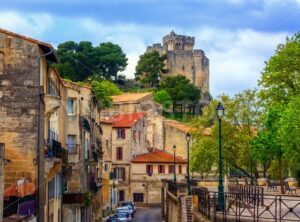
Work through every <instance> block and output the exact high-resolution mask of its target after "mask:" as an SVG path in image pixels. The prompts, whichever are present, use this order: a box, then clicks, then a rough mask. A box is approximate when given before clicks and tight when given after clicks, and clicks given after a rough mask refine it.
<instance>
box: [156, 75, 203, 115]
mask: <svg viewBox="0 0 300 222" xmlns="http://www.w3.org/2000/svg"><path fill="white" fill-rule="evenodd" d="M160 89H164V90H165V91H166V92H167V93H168V94H169V95H170V96H171V99H172V101H173V111H174V110H175V106H176V104H177V103H179V102H180V103H182V102H185V103H186V102H192V103H196V102H198V100H199V99H200V93H201V90H200V89H199V88H197V87H196V86H194V85H193V84H192V83H191V82H190V80H188V79H187V78H186V77H185V76H183V75H177V76H168V77H166V78H165V79H164V81H162V82H161V85H160Z"/></svg>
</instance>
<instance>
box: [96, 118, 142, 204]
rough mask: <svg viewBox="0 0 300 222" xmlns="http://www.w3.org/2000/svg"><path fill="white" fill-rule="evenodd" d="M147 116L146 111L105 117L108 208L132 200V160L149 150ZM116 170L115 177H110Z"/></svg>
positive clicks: (104, 143) (104, 175)
mask: <svg viewBox="0 0 300 222" xmlns="http://www.w3.org/2000/svg"><path fill="white" fill-rule="evenodd" d="M146 123H147V116H146V114H145V113H143V112H139V113H131V114H117V115H114V116H112V117H104V118H102V119H101V126H102V129H103V132H104V133H103V140H102V141H103V151H104V157H103V160H104V172H103V177H104V179H105V181H104V187H103V190H104V193H106V194H104V195H105V202H106V203H107V206H108V207H113V206H115V205H116V203H117V202H120V201H125V200H132V192H131V179H130V178H131V164H130V163H131V162H130V161H131V160H132V158H133V157H134V156H136V155H138V154H141V153H146V152H147V147H148V145H147V140H146V135H147V127H146ZM111 173H113V178H112V177H109V175H111Z"/></svg>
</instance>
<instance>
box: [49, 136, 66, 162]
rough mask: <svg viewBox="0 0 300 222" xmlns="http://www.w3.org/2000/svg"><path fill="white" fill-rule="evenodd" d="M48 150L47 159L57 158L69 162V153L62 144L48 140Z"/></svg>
mask: <svg viewBox="0 0 300 222" xmlns="http://www.w3.org/2000/svg"><path fill="white" fill-rule="evenodd" d="M47 147H48V150H47V157H56V158H61V159H63V160H64V162H67V158H68V151H67V150H66V149H64V148H62V147H61V143H60V142H58V141H56V140H54V139H52V140H48V145H47Z"/></svg>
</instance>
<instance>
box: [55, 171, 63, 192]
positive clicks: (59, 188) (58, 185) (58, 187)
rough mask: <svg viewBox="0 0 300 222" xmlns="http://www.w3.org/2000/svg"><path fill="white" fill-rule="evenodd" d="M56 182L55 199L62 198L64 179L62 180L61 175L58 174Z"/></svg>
mask: <svg viewBox="0 0 300 222" xmlns="http://www.w3.org/2000/svg"><path fill="white" fill-rule="evenodd" d="M55 180H56V181H55V182H56V188H55V190H56V192H55V197H60V196H61V195H62V178H61V173H59V174H57V175H56V177H55Z"/></svg>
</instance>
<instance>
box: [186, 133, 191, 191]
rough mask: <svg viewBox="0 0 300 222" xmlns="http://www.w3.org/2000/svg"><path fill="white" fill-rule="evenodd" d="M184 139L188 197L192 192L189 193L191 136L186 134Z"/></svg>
mask: <svg viewBox="0 0 300 222" xmlns="http://www.w3.org/2000/svg"><path fill="white" fill-rule="evenodd" d="M185 139H186V142H187V161H188V164H187V184H188V195H189V196H190V195H192V192H191V180H190V141H191V135H190V133H187V134H186V135H185Z"/></svg>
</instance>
